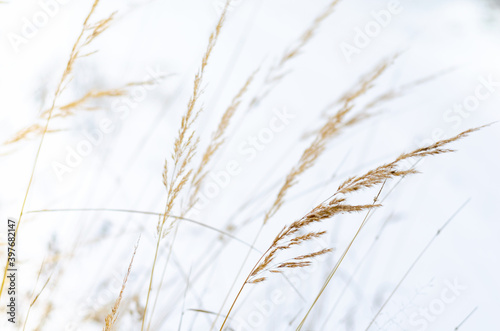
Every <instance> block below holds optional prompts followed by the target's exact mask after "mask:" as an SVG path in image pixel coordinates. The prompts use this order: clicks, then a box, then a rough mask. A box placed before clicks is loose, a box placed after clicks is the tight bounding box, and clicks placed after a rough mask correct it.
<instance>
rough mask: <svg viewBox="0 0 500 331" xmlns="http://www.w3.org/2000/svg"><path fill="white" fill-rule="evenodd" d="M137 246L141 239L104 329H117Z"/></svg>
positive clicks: (107, 330) (105, 330)
mask: <svg viewBox="0 0 500 331" xmlns="http://www.w3.org/2000/svg"><path fill="white" fill-rule="evenodd" d="M139 240H140V238H139ZM137 247H139V241H138V242H137V244H136V245H135V248H134V253H133V254H132V258H131V259H130V264H129V265H128V269H127V274H126V275H125V278H123V283H122V287H121V289H120V294H119V295H118V298H117V299H116V301H115V304H114V306H113V308H112V309H111V312H110V313H109V314H108V316H106V319H105V323H106V325H105V326H104V329H103V330H104V331H112V330H114V329H115V324H116V320H117V318H118V308H120V303H121V301H122V298H123V292H124V291H125V286H126V285H127V281H128V277H129V276H130V271H131V270H132V264H133V263H134V257H135V254H136V253H137Z"/></svg>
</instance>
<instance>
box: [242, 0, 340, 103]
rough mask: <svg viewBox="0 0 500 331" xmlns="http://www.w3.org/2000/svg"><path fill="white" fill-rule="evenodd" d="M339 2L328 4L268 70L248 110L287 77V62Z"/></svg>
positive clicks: (296, 54)
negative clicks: (260, 88)
mask: <svg viewBox="0 0 500 331" xmlns="http://www.w3.org/2000/svg"><path fill="white" fill-rule="evenodd" d="M339 2H340V0H333V1H332V2H330V4H329V5H328V6H327V7H326V8H325V9H324V10H323V11H322V12H321V13H320V14H319V15H318V16H317V17H316V18H315V19H314V21H313V22H312V24H311V25H310V26H309V28H307V30H306V31H304V32H303V33H302V35H301V36H300V38H299V39H298V40H297V42H296V44H295V45H294V46H293V47H291V48H290V49H288V50H286V51H285V53H284V54H283V55H282V57H281V59H280V60H279V61H278V63H277V64H275V65H273V66H272V67H271V68H270V69H269V71H268V73H267V75H266V78H265V81H264V86H263V88H262V92H261V93H260V94H259V95H257V96H255V97H254V98H253V99H252V101H251V102H250V105H249V108H250V109H251V108H253V107H255V106H256V105H258V104H259V103H260V102H261V101H262V100H263V99H264V98H266V97H267V95H268V94H269V93H270V92H271V91H272V90H273V88H274V87H275V86H276V85H277V84H278V83H279V82H280V81H281V80H282V79H283V78H284V77H285V76H286V75H287V73H288V72H283V71H284V70H285V67H286V65H287V64H288V62H290V61H291V60H293V59H294V58H296V57H297V56H298V55H299V54H300V52H301V51H302V49H303V48H304V47H305V46H306V45H307V44H308V43H309V41H310V40H311V39H312V38H313V37H314V34H315V33H316V31H317V30H318V29H319V27H320V26H321V24H322V23H323V21H325V20H326V19H327V18H328V17H329V16H330V15H332V13H333V12H334V10H335V7H336V6H337V4H338V3H339Z"/></svg>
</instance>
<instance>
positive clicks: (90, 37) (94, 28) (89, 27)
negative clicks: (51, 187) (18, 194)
mask: <svg viewBox="0 0 500 331" xmlns="http://www.w3.org/2000/svg"><path fill="white" fill-rule="evenodd" d="M99 1H100V0H94V3H93V4H92V8H91V9H90V12H89V13H88V15H87V17H86V18H85V21H84V22H83V27H82V30H81V32H80V34H79V36H78V38H77V39H76V42H75V44H74V45H73V48H72V50H71V53H70V56H69V60H68V62H67V64H66V67H65V69H64V72H63V74H62V76H61V79H60V81H59V83H58V85H57V88H56V91H55V93H54V97H53V100H52V106H51V107H50V109H49V113H48V116H47V120H46V121H45V125H44V126H43V132H42V136H41V138H40V144H39V145H38V149H37V152H36V155H35V160H34V162H33V168H32V170H31V175H30V179H29V182H28V187H27V188H26V193H25V196H24V200H23V204H22V206H21V212H20V214H19V219H18V222H17V226H16V230H15V237H17V233H18V230H19V227H20V225H21V223H22V218H23V213H24V208H25V206H26V201H27V200H28V196H29V193H30V189H31V184H32V183H33V177H34V175H35V170H36V167H37V164H38V158H39V156H40V151H41V150H42V146H43V142H44V140H45V135H46V134H47V132H48V131H49V125H50V121H51V119H52V114H53V112H54V109H55V107H56V103H57V101H58V99H59V97H60V95H61V94H62V92H63V91H64V90H65V88H66V87H67V84H68V83H69V82H70V81H71V73H72V72H73V67H74V65H75V62H76V61H77V60H78V59H80V58H82V57H85V56H89V55H90V54H92V53H86V54H83V55H82V53H81V52H82V50H84V49H85V47H86V46H88V45H90V44H91V43H92V41H94V40H95V39H96V38H97V37H98V36H99V35H101V34H102V33H103V32H104V31H105V30H106V29H107V28H108V27H109V24H110V23H111V21H112V19H113V16H114V14H112V15H111V16H109V17H108V18H106V19H103V20H100V21H98V22H97V23H94V24H91V23H90V20H91V18H92V17H93V14H94V12H95V9H96V8H97V5H98V4H99ZM7 262H8V261H6V263H5V268H4V273H3V279H2V285H1V287H0V298H1V297H2V294H3V288H4V285H5V279H6V276H7V268H8V263H7Z"/></svg>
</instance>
